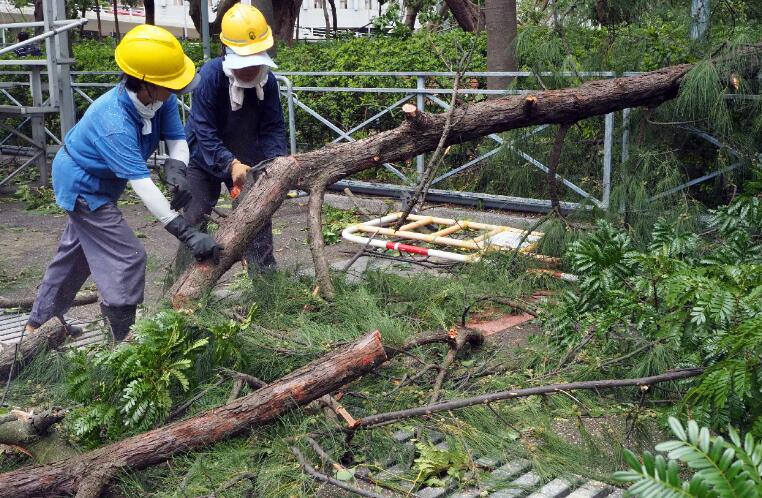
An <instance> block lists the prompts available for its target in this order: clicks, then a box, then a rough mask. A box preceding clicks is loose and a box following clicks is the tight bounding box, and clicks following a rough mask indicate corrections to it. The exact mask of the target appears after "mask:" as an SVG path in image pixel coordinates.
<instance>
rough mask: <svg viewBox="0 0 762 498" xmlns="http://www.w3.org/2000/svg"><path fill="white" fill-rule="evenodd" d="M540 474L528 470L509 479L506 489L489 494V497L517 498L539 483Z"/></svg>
mask: <svg viewBox="0 0 762 498" xmlns="http://www.w3.org/2000/svg"><path fill="white" fill-rule="evenodd" d="M540 481H541V479H540V476H538V475H537V474H535V473H534V472H532V471H530V472H527V473H526V474H524V475H521V476H519V477H518V478H517V479H515V480H514V481H511V483H510V484H509V486H510V487H509V488H508V489H501V490H499V491H496V492H494V493H492V494H491V495H489V497H490V498H517V497H519V496H524V495H525V494H527V493H529V492H530V491H531V490H532V489H534V488H535V487H537V485H538V484H540Z"/></svg>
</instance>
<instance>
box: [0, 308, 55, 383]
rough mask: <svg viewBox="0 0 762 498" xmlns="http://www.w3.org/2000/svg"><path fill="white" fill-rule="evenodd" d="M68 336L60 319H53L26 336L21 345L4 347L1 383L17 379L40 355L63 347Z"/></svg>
mask: <svg viewBox="0 0 762 498" xmlns="http://www.w3.org/2000/svg"><path fill="white" fill-rule="evenodd" d="M66 336H67V333H66V327H64V326H63V325H62V324H61V322H60V321H59V320H58V318H53V319H51V320H48V321H47V322H45V323H44V324H43V325H42V326H40V327H39V328H38V329H37V330H36V331H35V332H33V333H31V334H25V335H24V338H23V340H22V341H21V342H20V343H19V344H15V345H12V346H11V345H4V347H3V350H2V351H0V381H2V382H5V381H6V380H11V379H13V378H14V377H16V375H18V373H19V372H20V371H21V369H22V368H24V366H25V365H26V364H27V363H28V362H30V361H31V360H32V359H33V358H34V357H35V356H37V355H38V354H39V353H41V352H42V351H45V350H50V349H56V348H58V347H59V346H61V345H62V344H63V343H64V341H65V340H66ZM17 350H18V351H17Z"/></svg>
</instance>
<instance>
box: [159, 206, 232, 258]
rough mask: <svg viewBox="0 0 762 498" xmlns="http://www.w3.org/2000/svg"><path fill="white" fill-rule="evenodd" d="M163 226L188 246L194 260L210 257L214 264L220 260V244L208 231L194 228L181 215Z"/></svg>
mask: <svg viewBox="0 0 762 498" xmlns="http://www.w3.org/2000/svg"><path fill="white" fill-rule="evenodd" d="M164 228H166V229H167V232H169V233H171V234H172V235H174V236H175V237H177V239H178V240H179V241H180V242H182V243H183V244H185V245H187V246H188V247H189V248H190V250H191V252H192V253H193V256H195V258H196V261H199V262H201V261H204V260H205V259H211V260H212V261H213V262H214V264H215V265H216V264H217V263H219V262H220V251H222V246H221V245H219V244H218V243H217V242H215V240H214V239H213V238H212V236H211V235H209V234H208V233H204V232H201V231H199V230H198V229H196V228H194V227H193V225H191V224H190V223H188V222H187V221H186V220H185V218H183V217H182V216H178V217H177V218H175V219H174V220H172V221H170V222H169V223H167V225H166V226H165V227H164Z"/></svg>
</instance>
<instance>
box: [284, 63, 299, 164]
mask: <svg viewBox="0 0 762 498" xmlns="http://www.w3.org/2000/svg"><path fill="white" fill-rule="evenodd" d="M281 78H282V79H283V80H285V82H286V95H287V97H288V100H287V102H288V138H289V142H290V145H291V154H292V155H293V154H296V110H295V109H294V86H293V85H292V84H291V80H290V79H288V78H285V77H283V76H281Z"/></svg>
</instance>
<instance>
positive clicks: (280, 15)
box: [272, 0, 302, 45]
mask: <svg viewBox="0 0 762 498" xmlns="http://www.w3.org/2000/svg"><path fill="white" fill-rule="evenodd" d="M301 8H302V0H278V1H274V2H273V18H274V22H273V25H272V29H273V33H274V34H275V38H277V39H278V40H280V41H282V42H285V43H286V44H288V45H291V44H292V43H294V25H295V24H296V18H297V17H298V16H299V9H301Z"/></svg>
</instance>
